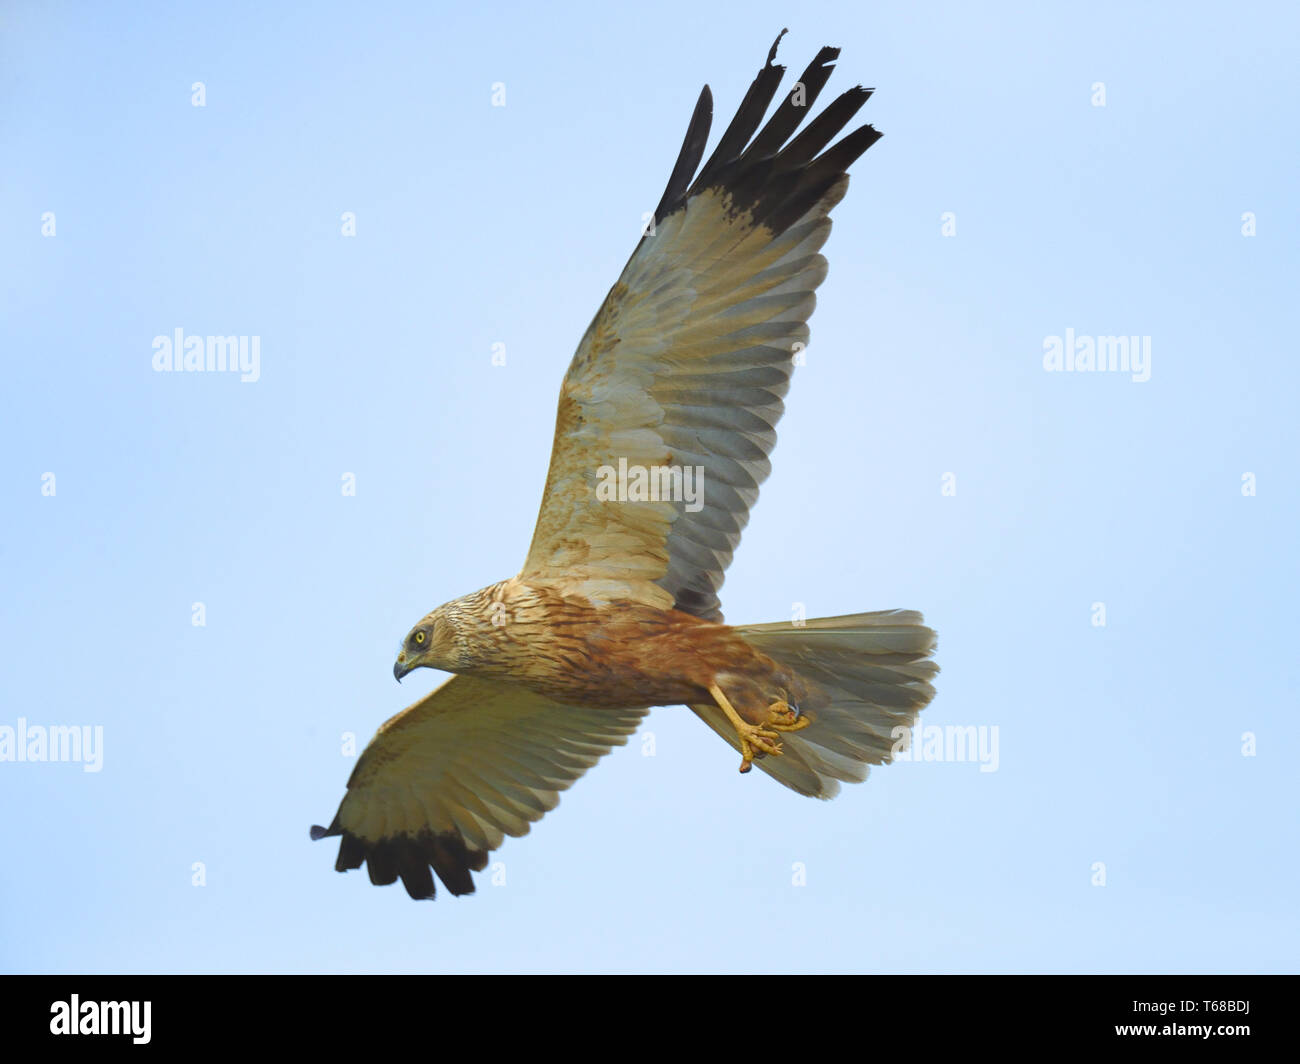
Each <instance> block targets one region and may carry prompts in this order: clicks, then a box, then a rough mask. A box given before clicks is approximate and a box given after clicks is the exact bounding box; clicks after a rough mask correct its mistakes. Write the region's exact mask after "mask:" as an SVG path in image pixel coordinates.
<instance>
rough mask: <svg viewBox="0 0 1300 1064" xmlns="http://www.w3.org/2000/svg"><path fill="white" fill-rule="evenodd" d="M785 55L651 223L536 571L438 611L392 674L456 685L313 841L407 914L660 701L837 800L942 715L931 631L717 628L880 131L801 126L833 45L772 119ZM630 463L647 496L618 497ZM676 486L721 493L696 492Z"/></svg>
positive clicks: (824, 123)
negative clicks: (837, 209)
mask: <svg viewBox="0 0 1300 1064" xmlns="http://www.w3.org/2000/svg"><path fill="white" fill-rule="evenodd" d="M782 35H784V31H783V32H782ZM780 40H781V38H780V37H777V41H776V43H774V44H773V45H772V48H771V51H770V52H769V53H768V57H767V62H766V64H765V65H764V66H763V67H762V69H760V70H759V72H758V75H757V76H756V77H755V79H754V81H753V84H752V85H750V87H749V91H748V92H747V93H746V94H745V98H744V100H743V102H742V103H741V105H740V109H739V111H738V112H737V113H736V117H735V118H733V119H732V121H731V124H730V125H729V126H728V127H727V129H726V131H725V132H724V133H723V134H722V138H721V139H720V140H719V141H718V144H717V146H716V147H715V148H714V150H713V153H712V154H711V155H710V156H709V158H708V161H707V162H705V163H704V165H703V167H701V166H700V160H701V159H702V158H703V156H704V146H705V142H706V140H707V139H708V135H709V126H710V123H711V119H712V113H713V100H712V95H711V94H710V92H709V89H708V87H707V86H705V88H704V90H703V91H702V92H701V93H700V97H699V102H698V103H697V104H696V105H695V111H694V114H693V115H692V116H691V121H690V126H689V127H688V129H687V131H686V139H685V142H684V143H683V144H682V148H681V152H680V154H679V155H678V157H677V163H676V165H675V166H674V167H673V170H672V176H671V177H669V179H668V187H667V189H666V190H665V192H664V194H663V199H661V200H660V201H659V206H658V207H657V208H656V209H655V212H654V218H653V221H652V222H651V223H650V224H649V225H647V227H646V232H645V233H644V235H643V236H642V239H641V240H640V242H639V243H638V245H637V247H636V250H635V251H633V253H632V257H631V258H630V259H629V260H628V262H627V265H626V266H625V267H624V269H623V273H622V275H621V276H620V277H619V279H618V281H617V282H616V283H615V284H614V287H613V288H611V289H610V291H609V294H608V295H607V296H606V297H605V301H604V303H603V304H602V305H601V307H600V309H599V310H598V311H597V312H596V316H595V318H594V319H593V320H592V322H591V325H590V326H589V327H588V328H587V332H586V334H585V335H584V336H583V337H582V341H581V342H580V343H579V344H578V350H577V353H576V354H575V355H574V357H573V362H572V364H571V365H570V366H569V370H568V373H567V374H566V375H565V377H564V382H563V384H562V385H561V388H560V402H559V412H558V414H557V416H556V426H555V442H554V447H553V450H552V454H551V465H550V472H549V474H548V476H547V479H546V489H545V492H544V494H543V497H542V506H541V512H540V514H539V515H538V518H537V528H536V531H535V532H534V533H533V541H532V546H531V547H530V548H529V550H528V556H527V558H526V559H525V561H524V565H523V568H522V569H521V570H520V572H519V575H518V576H515V577H511V578H510V579H509V580H503V581H501V582H500V583H498V584H493V585H492V586H491V587H487V588H484V589H483V590H481V591H476V592H474V593H473V594H470V595H466V596H465V597H463V598H459V599H455V600H454V601H452V602H448V603H446V604H445V605H442V606H439V607H438V608H437V609H435V610H434V611H433V612H432V613H430V614H429V615H428V616H426V617H425V618H423V619H422V620H421V621H420V622H419V623H418V624H417V625H416V626H415V627H414V628H413V629H412V630H411V632H410V634H409V635H407V637H406V639H405V640H404V641H403V643H402V648H401V651H400V653H399V654H398V655H397V663H396V665H395V666H394V668H393V672H394V675H396V676H397V678H398V679H399V680H400V679H401V678H402V677H403V676H405V675H406V674H407V673H409V672H410V671H411V670H413V669H417V668H420V667H422V666H427V667H430V668H435V669H442V670H445V671H447V672H451V673H454V674H455V675H454V676H453V677H452V679H450V680H448V681H447V682H446V683H444V684H443V685H442V686H441V687H439V688H438V689H437V690H435V691H434V692H433V693H432V694H430V695H429V696H428V697H426V698H423V699H421V700H420V701H419V702H416V703H415V704H414V705H413V706H411V707H409V708H408V709H405V710H403V711H402V712H401V713H399V714H397V716H395V717H393V718H392V719H391V720H389V721H388V722H387V723H385V724H384V725H383V726H382V727H381V728H380V729H379V731H378V733H377V734H376V735H375V737H374V739H372V740H371V742H370V745H369V746H367V747H366V749H365V751H364V752H363V753H362V755H361V758H360V760H359V761H358V762H357V765H356V768H355V770H354V771H353V773H352V776H351V778H350V779H349V780H348V789H347V794H346V795H345V796H344V798H343V802H342V804H341V805H340V806H339V810H338V813H337V814H336V815H335V817H334V820H333V822H332V823H331V824H330V826H329V828H328V829H325V828H320V827H314V828H312V837H313V838H323V837H326V836H331V835H337V836H341V842H340V845H339V854H338V861H337V863H336V865H335V867H336V868H337V869H338V870H339V871H341V872H342V871H346V870H348V869H351V868H359V867H361V865H362V864H363V863H365V864H367V865H368V866H369V871H370V880H371V882H372V883H377V884H389V883H393V882H395V881H396V880H397V879H398V878H399V877H400V878H401V880H402V883H403V885H404V886H405V887H406V889H407V891H408V892H409V893H410V895H411V896H412V897H413V898H432V897H433V896H434V892H435V888H434V878H433V873H436V874H437V876H438V878H439V879H440V880H441V881H442V883H443V884H444V885H445V886H446V888H447V889H448V890H450V891H451V893H452V894H466V893H470V892H472V891H473V890H474V882H473V879H472V878H471V875H470V873H471V871H481V870H482V869H483V868H484V867H485V865H486V864H487V858H488V853H489V851H491V850H494V849H496V848H497V847H498V846H500V845H501V843H502V841H503V838H504V836H506V835H515V836H518V835H523V834H525V833H526V832H527V831H528V829H529V826H530V825H531V824H532V822H533V821H536V820H538V819H539V818H541V817H542V816H543V815H544V814H545V813H546V812H547V811H548V810H549V809H551V808H553V807H554V806H555V804H556V803H557V801H558V800H559V792H560V791H562V790H564V789H565V788H567V787H568V786H569V785H570V784H572V783H573V781H574V780H576V779H577V778H578V777H579V776H581V775H582V774H583V773H584V772H586V771H587V769H589V768H590V767H591V766H592V765H594V764H595V763H596V762H597V761H598V760H599V759H600V758H601V757H602V756H604V755H605V754H606V753H608V752H609V750H610V749H611V748H612V747H613V746H616V745H618V744H621V743H625V742H626V741H627V739H628V736H630V735H631V734H632V733H633V732H634V731H635V730H636V728H637V726H638V725H639V724H640V722H641V720H642V718H643V717H644V716H645V714H646V713H647V712H648V710H649V708H650V707H652V706H662V705H679V704H685V705H687V706H689V707H690V708H691V710H692V711H694V712H695V714H696V715H697V716H699V717H700V718H701V719H702V720H703V721H704V722H705V723H706V724H707V725H708V726H709V727H710V728H712V729H713V730H714V731H715V732H717V733H718V734H719V735H720V736H722V738H723V739H725V740H726V741H727V742H728V743H730V744H731V745H732V746H733V747H734V748H735V749H736V750H737V751H738V752H739V753H740V755H741V764H740V770H741V771H742V772H747V771H749V769H750V768H751V767H752V766H753V765H755V764H756V765H758V766H759V767H760V768H761V769H762V770H763V771H765V772H766V773H768V774H769V775H770V776H773V777H774V778H775V779H777V780H778V781H779V782H781V783H783V784H784V785H785V786H787V787H789V788H791V789H792V790H795V791H798V792H799V793H800V794H804V795H810V796H814V797H817V798H830V797H833V796H834V795H835V794H836V793H837V791H838V790H839V781H841V780H843V781H860V780H862V779H864V778H866V775H867V770H868V767H869V766H870V765H874V764H882V763H886V762H888V761H889V760H890V756H891V752H892V748H893V746H894V743H895V738H894V735H895V732H894V729H896V728H897V727H899V726H900V725H901V726H909V727H910V726H911V724H912V723H913V721H914V720H915V718H916V714H917V713H918V712H919V711H920V709H921V708H922V707H923V706H924V705H925V704H926V703H927V702H928V701H929V700H930V698H931V697H932V696H933V694H934V689H933V688H932V687H931V686H930V681H931V680H932V679H933V677H934V674H935V673H936V672H937V667H936V666H935V664H934V663H933V662H932V661H930V660H929V655H930V653H931V651H932V650H933V648H934V641H935V639H934V633H933V632H932V631H931V630H930V629H929V628H926V627H924V625H923V624H922V623H921V622H922V618H921V616H920V614H918V613H911V612H904V611H900V610H894V611H886V612H879V613H859V614H853V615H851V616H846V617H830V618H823V619H820V620H809V621H806V622H805V623H803V624H802V625H796V624H791V623H789V622H785V623H778V624H760V625H746V626H741V627H732V626H728V625H726V624H724V623H723V620H722V612H721V608H720V606H719V602H718V589H719V588H720V587H721V586H722V580H723V573H724V571H725V570H726V568H727V566H728V564H729V563H730V562H731V558H732V554H733V553H734V551H735V549H736V546H737V544H738V543H739V542H740V534H741V530H742V529H743V528H744V527H745V524H746V522H747V521H748V519H749V511H750V508H751V507H752V506H753V505H754V502H755V500H756V499H757V498H758V488H759V485H760V484H761V483H762V482H763V480H764V479H765V478H766V477H767V475H768V471H769V469H770V465H769V461H768V456H769V455H770V454H771V452H772V448H773V446H774V445H775V443H776V432H775V428H776V423H777V421H778V420H780V417H781V413H782V409H783V404H782V398H783V397H784V396H785V393H786V390H787V388H788V387H789V382H790V374H791V372H792V370H793V367H794V365H795V363H796V362H797V361H798V359H797V358H796V357H795V355H796V353H797V352H798V351H800V350H801V349H802V348H803V347H804V346H805V345H806V344H807V342H808V325H807V322H808V318H809V316H810V315H811V314H812V311H813V306H814V303H815V295H814V292H815V291H816V288H817V286H818V285H819V284H821V282H822V280H823V278H825V276H826V259H825V258H823V257H822V255H821V254H820V253H819V252H820V249H821V247H822V245H823V244H825V242H826V238H827V236H828V235H829V234H830V230H831V223H830V219H829V217H828V215H829V214H830V211H831V208H832V207H834V206H835V205H836V204H837V203H838V202H839V201H840V200H841V199H842V198H843V196H844V193H845V190H846V189H847V188H848V184H849V179H848V175H847V173H846V170H847V169H848V167H849V165H850V164H851V163H853V161H854V160H856V159H857V158H858V156H860V155H861V154H862V153H863V152H864V151H866V150H867V149H868V148H869V147H871V145H872V144H874V143H875V142H876V140H877V139H879V137H880V134H879V133H877V132H876V131H875V130H874V129H873V128H872V127H871V126H869V125H864V126H861V127H859V128H857V129H855V130H853V131H852V132H851V133H848V134H847V135H846V136H844V137H843V138H841V139H839V140H836V138H837V137H838V136H839V135H840V133H841V132H842V131H843V129H844V127H845V126H846V125H847V124H848V123H849V121H850V120H851V119H852V118H853V116H854V115H855V114H856V113H857V111H858V109H859V108H860V107H861V106H862V105H863V104H864V103H866V101H867V98H868V97H869V96H870V95H871V90H870V89H864V88H862V87H861V86H859V87H856V88H852V89H849V90H848V91H847V92H845V93H844V94H843V95H842V96H840V97H839V98H837V99H836V100H835V101H834V102H833V103H831V104H830V105H829V106H828V107H826V108H825V109H824V110H823V111H822V112H821V113H820V114H819V115H818V116H817V117H816V118H814V119H812V120H811V121H808V122H805V121H804V119H805V118H806V117H807V116H808V114H809V111H810V109H811V107H812V105H813V103H814V101H815V100H816V99H817V96H818V94H819V93H820V92H821V90H822V87H823V86H824V85H825V84H826V80H827V78H828V77H829V76H830V73H831V70H832V67H833V63H834V61H835V59H836V58H837V56H838V55H839V50H838V49H835V48H823V49H822V50H821V51H820V52H819V53H818V54H817V57H816V58H815V59H814V60H813V61H812V64H811V65H810V66H809V67H808V69H807V70H805V71H804V72H803V75H802V76H801V77H800V78H799V80H798V82H797V83H796V84H795V85H794V87H793V88H792V89H791V91H790V92H789V94H788V95H786V96H785V97H784V98H783V99H782V102H781V103H780V104H779V105H778V106H777V108H776V110H775V111H774V112H773V114H772V117H771V118H770V119H769V120H768V121H767V123H766V124H765V125H762V123H763V118H764V116H765V115H766V114H767V110H768V107H769V105H770V104H771V102H772V100H773V98H774V96H775V94H776V91H777V88H778V86H779V84H780V82H781V78H782V75H783V74H784V67H780V66H776V65H774V63H773V60H774V59H775V57H776V48H777V44H779V43H780ZM760 125H762V128H761V129H760V128H759V126H760ZM616 468H617V469H618V470H619V471H620V477H621V476H622V474H623V473H624V471H626V470H629V469H631V470H633V471H640V473H641V475H642V476H641V480H640V481H638V482H636V483H633V484H631V485H630V486H629V483H628V482H627V481H626V480H625V479H624V480H622V481H621V482H620V484H621V488H622V489H623V490H608V489H610V484H609V483H608V480H607V478H608V474H609V472H610V471H611V470H613V469H616ZM647 471H648V472H647ZM657 471H658V472H657ZM663 471H669V472H670V473H671V475H669V476H659V475H658V474H659V473H662V472H663ZM683 471H687V472H689V473H694V474H696V475H697V483H696V487H697V488H701V487H702V491H699V492H697V494H696V495H695V496H693V497H692V498H691V499H688V498H686V497H685V496H686V494H687V493H686V492H684V491H683V490H681V488H682V480H681V477H682V475H683ZM646 477H649V478H651V481H652V482H651V483H650V484H649V485H648V486H647V483H646ZM656 478H657V479H656ZM633 479H634V480H635V477H634V478H633ZM656 488H662V489H663V490H656ZM674 489H677V490H674Z"/></svg>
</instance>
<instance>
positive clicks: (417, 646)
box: [393, 606, 461, 681]
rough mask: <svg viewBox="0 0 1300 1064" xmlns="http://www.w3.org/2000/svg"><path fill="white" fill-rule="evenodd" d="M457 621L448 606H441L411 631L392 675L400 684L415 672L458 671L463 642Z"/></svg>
mask: <svg viewBox="0 0 1300 1064" xmlns="http://www.w3.org/2000/svg"><path fill="white" fill-rule="evenodd" d="M456 631H457V626H456V624H455V619H454V617H453V616H452V614H451V613H450V612H449V610H448V608H447V607H446V606H439V607H438V608H437V609H436V610H434V611H433V612H432V613H430V614H429V615H428V616H426V617H424V618H423V619H422V620H421V621H420V623H419V624H417V625H416V626H415V627H414V628H412V629H411V630H410V631H409V632H408V633H407V635H406V638H405V639H403V640H402V649H401V650H399V651H398V652H397V661H396V662H395V663H394V665H393V675H394V676H395V677H396V678H397V679H398V680H399V681H400V680H401V679H402V677H403V676H405V675H406V674H407V673H408V672H413V671H415V670H416V669H420V668H426V669H442V670H443V671H444V672H455V671H456V670H457V667H458V666H459V665H460V664H461V662H460V657H461V652H460V641H459V640H458V639H457V638H456Z"/></svg>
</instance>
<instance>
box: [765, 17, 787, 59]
mask: <svg viewBox="0 0 1300 1064" xmlns="http://www.w3.org/2000/svg"><path fill="white" fill-rule="evenodd" d="M789 32H790V28H789V27H788V26H787V27H785V28H784V29H783V30H781V32H780V33H778V34H777V35H776V40H774V41H773V42H772V47H771V48H769V49H768V50H767V65H768V66H771V65H772V60H774V59H775V58H776V49H777V46H778V45H779V44H780V43H781V38H782V37H784V36H785V35H786V34H787V33H789Z"/></svg>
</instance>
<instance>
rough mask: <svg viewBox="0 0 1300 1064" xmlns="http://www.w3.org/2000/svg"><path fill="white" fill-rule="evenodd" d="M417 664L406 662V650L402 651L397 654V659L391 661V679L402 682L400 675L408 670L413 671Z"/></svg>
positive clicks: (403, 674)
mask: <svg viewBox="0 0 1300 1064" xmlns="http://www.w3.org/2000/svg"><path fill="white" fill-rule="evenodd" d="M416 668H417V666H415V665H408V664H406V652H405V651H403V652H402V653H401V654H398V655H397V661H395V662H394V663H393V679H394V680H396V681H397V682H398V683H401V682H402V677H403V676H405V675H406V674H407V673H408V672H414V671H415V670H416Z"/></svg>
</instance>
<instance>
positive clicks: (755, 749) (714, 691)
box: [709, 683, 781, 772]
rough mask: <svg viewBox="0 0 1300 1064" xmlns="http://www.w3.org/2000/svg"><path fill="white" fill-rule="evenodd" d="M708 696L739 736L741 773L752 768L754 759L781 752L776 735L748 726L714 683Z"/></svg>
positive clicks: (766, 729) (754, 725)
mask: <svg viewBox="0 0 1300 1064" xmlns="http://www.w3.org/2000/svg"><path fill="white" fill-rule="evenodd" d="M709 694H711V695H712V696H713V700H714V701H715V702H717V703H718V708H719V709H720V710H722V712H723V713H725V714H726V715H727V719H728V720H729V721H731V725H732V727H733V728H735V729H736V734H737V735H738V736H740V759H741V760H740V771H741V772H748V771H749V770H750V769H751V768H753V767H754V758H755V757H762V756H763V755H764V754H779V753H780V752H781V744H780V743H779V742H778V741H777V739H778V738H779V736H778V735H777V733H776V732H775V731H773V730H772V729H771V728H766V727H762V726H760V725H758V724H750V723H749V721H747V720H744V719H743V718H742V717H741V716H740V714H739V713H737V712H736V710H735V709H734V708H733V707H732V705H731V703H730V702H729V701H728V700H727V696H726V695H724V694H723V693H722V688H721V687H719V686H718V685H717V684H716V683H715V684H711V685H710V686H709Z"/></svg>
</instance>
